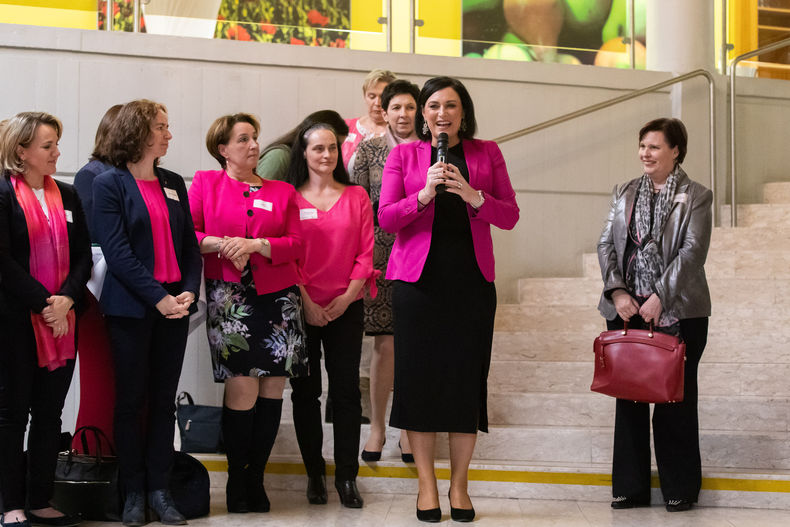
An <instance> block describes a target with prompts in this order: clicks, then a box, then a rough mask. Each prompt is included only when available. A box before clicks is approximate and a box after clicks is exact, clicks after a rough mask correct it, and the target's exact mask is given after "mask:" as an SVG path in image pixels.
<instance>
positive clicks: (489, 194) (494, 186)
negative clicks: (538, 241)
mask: <svg viewBox="0 0 790 527" xmlns="http://www.w3.org/2000/svg"><path fill="white" fill-rule="evenodd" d="M463 149H464V157H465V159H466V164H467V167H468V168H469V184H470V185H471V186H472V188H475V189H477V190H482V191H483V196H484V197H485V203H484V204H483V206H482V207H480V209H478V210H477V211H475V209H473V208H472V206H471V205H467V212H468V214H469V223H470V224H471V226H472V242H473V244H474V249H475V257H476V258H477V265H478V266H480V271H481V272H482V273H483V276H484V277H485V279H486V280H488V281H489V282H493V281H494V277H495V273H494V246H493V242H492V241H491V225H494V226H496V227H499V228H500V229H506V230H510V229H512V228H513V227H514V226H515V225H516V222H517V221H518V216H519V210H518V205H517V204H516V193H515V192H514V191H513V186H512V185H511V184H510V177H509V176H508V173H507V166H505V159H504V158H503V157H502V152H500V150H499V147H498V146H497V144H496V143H494V142H493V141H482V140H479V139H472V140H464V141H463ZM430 165H431V144H430V143H428V142H425V141H415V142H413V143H406V144H402V145H398V146H396V147H395V148H394V149H393V150H392V152H390V155H389V157H388V158H387V164H386V165H385V166H384V174H383V176H382V178H383V180H382V184H381V198H380V199H379V212H378V218H379V225H380V226H381V228H382V229H384V230H386V231H389V232H393V233H396V234H397V237H396V238H395V244H394V246H393V247H392V253H391V255H390V260H389V263H388V264H387V276H386V277H387V279H389V280H403V281H405V282H416V281H417V280H419V278H420V275H421V274H422V269H423V266H424V265H425V260H426V258H427V257H428V250H429V249H430V248H431V231H432V228H433V215H434V202H433V201H431V203H429V204H428V206H427V207H425V208H424V209H423V210H421V211H420V210H418V207H417V194H418V193H419V192H420V190H422V188H423V187H425V177H426V174H427V173H428V168H429V167H430Z"/></svg>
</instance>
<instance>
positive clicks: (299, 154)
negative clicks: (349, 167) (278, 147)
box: [286, 123, 351, 188]
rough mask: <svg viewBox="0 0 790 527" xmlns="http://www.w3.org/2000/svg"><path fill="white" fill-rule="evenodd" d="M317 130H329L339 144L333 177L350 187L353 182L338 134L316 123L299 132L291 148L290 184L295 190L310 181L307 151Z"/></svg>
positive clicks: (329, 127)
mask: <svg viewBox="0 0 790 527" xmlns="http://www.w3.org/2000/svg"><path fill="white" fill-rule="evenodd" d="M316 130H329V131H330V132H332V133H333V134H334V136H335V142H337V165H335V170H334V171H332V177H333V178H334V179H335V181H337V182H338V183H342V184H344V185H350V184H351V181H350V180H349V178H348V172H346V167H345V166H344V164H343V152H342V150H341V146H340V141H339V140H338V139H337V132H335V130H334V128H332V127H331V126H329V125H328V124H326V123H314V124H312V125H309V126H304V127H302V128H301V129H300V130H299V133H298V135H297V136H296V139H295V140H294V143H293V146H291V162H290V164H289V165H288V179H287V180H286V181H288V183H290V184H291V185H293V186H294V187H295V188H299V187H301V186H302V185H304V183H305V182H306V181H307V180H308V179H309V177H310V173H309V171H308V169H307V159H305V151H306V150H307V139H308V138H309V137H310V134H312V133H313V132H314V131H316Z"/></svg>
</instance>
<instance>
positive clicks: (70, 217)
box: [63, 210, 74, 223]
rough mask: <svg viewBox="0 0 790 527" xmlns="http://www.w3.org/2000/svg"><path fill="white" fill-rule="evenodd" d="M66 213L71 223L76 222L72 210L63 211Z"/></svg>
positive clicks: (67, 219)
mask: <svg viewBox="0 0 790 527" xmlns="http://www.w3.org/2000/svg"><path fill="white" fill-rule="evenodd" d="M63 212H64V213H65V214H66V221H67V222H69V223H74V216H73V215H72V214H71V211H70V210H64V211H63Z"/></svg>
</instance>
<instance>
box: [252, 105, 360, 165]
mask: <svg viewBox="0 0 790 527" xmlns="http://www.w3.org/2000/svg"><path fill="white" fill-rule="evenodd" d="M317 123H326V124H328V125H329V126H331V127H332V130H333V131H334V132H335V135H337V136H341V135H343V136H346V135H348V125H347V124H346V122H345V121H344V120H343V118H342V117H340V114H339V113H337V112H336V111H334V110H318V111H317V112H313V113H311V114H310V115H308V116H307V117H305V118H304V119H302V122H301V123H299V124H298V125H296V126H295V127H293V128H292V129H290V130H289V131H287V132H286V133H285V134H283V135H281V136H280V137H278V138H277V139H275V140H274V141H272V142H271V143H269V144H268V145H266V148H264V149H263V150H261V155H263V154H264V153H265V152H266V151H267V150H269V149H271V148H272V147H274V146H279V145H287V146H289V147H290V146H291V145H293V144H294V141H295V140H296V137H297V136H298V135H299V130H302V129H303V128H309V127H310V126H312V125H314V124H317Z"/></svg>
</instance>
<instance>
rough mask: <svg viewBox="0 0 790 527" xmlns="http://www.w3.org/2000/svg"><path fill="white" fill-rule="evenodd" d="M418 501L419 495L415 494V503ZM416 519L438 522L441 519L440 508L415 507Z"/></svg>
mask: <svg viewBox="0 0 790 527" xmlns="http://www.w3.org/2000/svg"><path fill="white" fill-rule="evenodd" d="M419 502H420V495H419V494H417V503H419ZM417 519H418V520H420V521H421V522H427V523H439V522H440V521H442V509H441V507H436V508H435V509H420V507H417Z"/></svg>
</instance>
